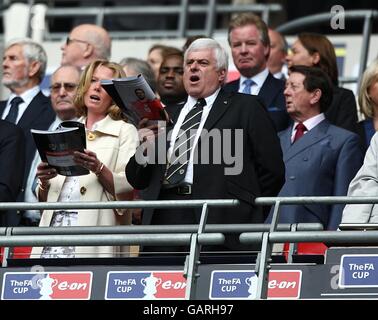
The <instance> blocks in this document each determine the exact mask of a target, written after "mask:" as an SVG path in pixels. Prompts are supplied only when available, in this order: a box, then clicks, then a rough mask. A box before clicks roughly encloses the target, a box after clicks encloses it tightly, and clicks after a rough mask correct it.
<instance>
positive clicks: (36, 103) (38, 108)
mask: <svg viewBox="0 0 378 320" xmlns="http://www.w3.org/2000/svg"><path fill="white" fill-rule="evenodd" d="M43 97H44V96H43V93H42V92H41V91H39V92H38V94H37V95H36V96H35V97H34V98H33V100H32V101H31V102H30V104H29V105H28V107H27V108H26V110H25V112H24V113H23V115H22V117H21V119H20V120H19V122H18V125H19V126H21V127H29V124H30V122H32V121H34V120H35V118H36V117H37V115H39V114H40V113H41V112H42V110H43V108H44V104H45V103H46V102H47V101H48V100H45V101H43V100H44V99H42V98H43Z"/></svg>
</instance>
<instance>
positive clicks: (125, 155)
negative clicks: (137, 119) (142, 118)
mask: <svg viewBox="0 0 378 320" xmlns="http://www.w3.org/2000/svg"><path fill="white" fill-rule="evenodd" d="M137 146H138V133H137V130H136V128H135V127H134V126H133V125H130V124H125V125H124V126H123V129H122V134H121V135H120V146H119V150H118V155H117V162H116V165H115V168H114V172H113V180H114V190H115V193H116V195H117V198H118V199H119V200H123V199H121V198H120V195H122V194H123V193H125V192H130V191H131V190H132V187H131V186H130V184H129V183H127V184H125V167H126V164H127V163H128V162H129V160H130V158H131V156H132V155H134V154H135V150H136V148H137Z"/></svg>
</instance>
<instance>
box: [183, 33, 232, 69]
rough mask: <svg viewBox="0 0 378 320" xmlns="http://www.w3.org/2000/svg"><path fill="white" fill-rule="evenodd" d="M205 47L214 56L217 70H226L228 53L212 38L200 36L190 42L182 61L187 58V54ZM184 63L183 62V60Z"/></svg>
mask: <svg viewBox="0 0 378 320" xmlns="http://www.w3.org/2000/svg"><path fill="white" fill-rule="evenodd" d="M205 49H212V50H213V52H214V58H215V60H216V66H217V70H218V71H219V70H226V71H227V70H228V54H227V52H226V50H224V48H223V47H222V46H221V45H220V44H219V43H218V42H217V41H215V40H214V39H210V38H201V39H197V40H195V41H193V42H192V44H191V45H190V46H189V48H188V49H187V50H186V51H185V55H184V61H186V60H187V57H188V54H189V53H190V52H194V51H200V50H205ZM184 63H185V62H184Z"/></svg>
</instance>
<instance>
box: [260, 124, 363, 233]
mask: <svg viewBox="0 0 378 320" xmlns="http://www.w3.org/2000/svg"><path fill="white" fill-rule="evenodd" d="M291 132H292V127H289V128H288V129H286V130H284V131H282V132H280V133H279V137H280V140H281V148H282V152H283V155H284V162H285V167H286V182H285V184H284V186H283V187H282V189H281V191H280V193H279V195H278V196H283V197H284V196H345V195H346V193H347V189H348V185H349V182H350V181H351V180H352V178H353V177H354V175H355V174H356V172H357V170H358V169H359V168H360V166H361V163H362V153H361V149H360V145H359V137H358V136H357V135H356V134H354V133H352V132H349V131H347V130H344V129H342V128H338V127H336V126H334V125H331V124H330V122H329V121H328V120H323V121H322V122H320V123H319V124H318V125H317V126H315V127H314V128H313V129H312V130H310V131H308V133H306V134H305V135H304V136H303V137H302V138H301V139H299V140H298V141H297V142H295V143H294V144H292V143H291ZM343 207H344V205H332V206H330V205H325V204H313V205H286V206H282V208H281V210H280V219H279V221H280V222H281V223H298V222H320V223H322V224H323V225H324V227H325V228H327V229H329V230H333V229H336V228H337V227H338V225H339V223H340V220H341V214H342V210H343ZM271 218H272V211H271V212H270V214H269V217H268V219H267V221H268V222H270V221H271Z"/></svg>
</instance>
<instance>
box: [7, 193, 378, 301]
mask: <svg viewBox="0 0 378 320" xmlns="http://www.w3.org/2000/svg"><path fill="white" fill-rule="evenodd" d="M255 202H256V204H258V205H275V209H274V215H273V221H272V223H271V224H270V225H266V224H262V225H260V224H256V225H254V224H244V225H238V224H233V225H210V224H209V225H206V221H207V216H208V214H211V210H209V209H211V207H219V206H229V207H230V206H235V210H237V205H238V201H237V200H190V201H120V202H117V201H116V202H106V203H101V202H77V203H0V209H2V210H4V209H16V208H17V209H47V208H48V209H72V208H80V209H85V208H86V209H89V208H110V207H111V208H146V207H154V208H158V207H170V208H172V207H187V208H195V207H197V208H202V215H201V220H200V223H199V224H198V225H174V226H116V227H61V228H49V227H44V228H42V227H41V228H38V227H13V228H11V227H10V228H0V246H8V247H14V246H23V245H29V246H44V245H83V246H85V245H105V244H106V245H136V244H138V245H172V244H181V245H190V252H189V254H188V255H187V256H186V258H185V262H184V263H183V265H181V267H180V266H176V267H173V266H171V267H170V268H168V270H171V271H169V272H173V271H172V268H173V270H176V271H177V270H181V271H180V272H182V276H183V277H184V278H185V286H184V285H182V286H183V288H181V289H184V291H185V296H184V298H185V299H198V298H204V297H203V293H200V292H198V288H201V287H203V285H204V283H203V280H204V279H207V281H208V279H209V277H210V278H211V281H210V280H209V281H210V282H211V284H212V285H214V286H216V283H217V282H216V280H214V279H213V278H214V277H216V276H217V275H218V274H219V272H222V270H220V271H217V272H218V273H216V272H215V271H214V272H215V273H214V272H210V271H209V269H208V268H209V266H207V267H205V266H204V265H203V266H202V267H201V260H203V259H204V258H203V257H202V256H201V254H200V253H201V246H202V245H205V244H221V243H223V241H224V235H225V234H229V233H237V234H240V241H241V243H243V244H252V243H253V244H261V251H260V252H259V253H258V255H257V259H256V261H252V260H249V263H247V264H245V265H243V267H242V269H244V270H249V271H248V272H247V275H249V277H247V278H248V279H254V277H255V278H256V287H254V288H255V293H254V295H253V296H250V297H249V298H250V299H251V298H253V299H266V298H269V295H268V293H269V290H270V289H271V287H272V285H271V283H272V282H271V281H273V280H270V281H269V276H271V275H272V274H271V273H269V271H271V270H273V269H275V268H276V265H275V264H274V263H273V261H274V255H272V254H273V245H274V244H276V243H285V242H289V243H298V242H325V243H331V244H333V245H337V244H342V245H345V244H353V245H376V244H377V243H378V231H374V230H368V231H365V232H361V231H342V232H340V231H321V229H322V227H321V225H319V224H294V225H290V224H278V223H277V221H278V217H279V207H280V205H282V204H305V203H311V204H314V203H327V204H338V203H378V198H376V197H279V198H257V199H256V201H255ZM209 211H210V212H209ZM99 235H101V237H99ZM294 253H295V252H294V250H293V249H292V248H291V254H294ZM232 254H233V253H232V252H227V253H223V258H220V259H224V261H227V259H228V258H230V256H232ZM251 255H252V253H251ZM9 258H10V257H9V252H8V253H6V254H5V255H4V259H3V270H2V272H1V273H2V274H4V277H3V286H4V289H3V293H4V290H5V287H6V283H7V282H6V278H5V277H6V274H7V272H6V271H7V270H13V269H9V266H8V267H7V260H9ZM30 260H31V261H32V260H33V259H30ZM40 260H43V259H40ZM40 260H39V262H40ZM221 262H222V260H219V263H221ZM254 262H255V264H254ZM31 263H33V262H31ZM147 265H148V263H147ZM147 265H144V266H143V263H142V265H141V266H140V267H142V269H143V268H144V270H145V268H146V267H147ZM288 266H295V263H290V264H288ZM93 267H94V266H92V267H91V268H93ZM140 267H138V268H140ZM239 267H240V266H239ZM138 268H137V269H138ZM202 268H205V269H204V270H207V271H205V272H207V273H206V274H207V275H206V277H203V278H202V280H201V281H200V282H198V278H199V276H200V275H201V269H202ZM214 268H215V269H214V270H216V269H217V268H218V267H214ZM296 268H297V267H296ZM377 268H378V265H377ZM108 269H109V268H108ZM231 269H232V268H231ZM128 270H130V268H128ZM131 270H136V269H135V268H134V269H133V268H132V267H131ZM319 270H320V269H319ZM327 270H328V269H327ZM44 272H46V271H44ZM124 272H126V271H124ZM129 272H131V271H127V272H126V274H129ZM137 272H141V271H137ZM167 272H168V271H167ZM238 272H241V271H240V270H239V271H238ZM301 272H302V273H306V272H309V271H308V269H303V268H302V271H301ZM302 273H301V274H302ZM10 274H13V273H12V272H11V273H10ZM237 274H238V273H237ZM251 274H252V275H253V276H251ZM201 276H202V275H201ZM222 277H223V276H222ZM247 278H246V279H247ZM246 279H244V280H245V282H246V281H247V280H246ZM239 280H240V279H239ZM117 281H118V280H117ZM120 281H121V280H120ZM214 281H215V282H214ZM218 281H220V283H223V282H222V281H226V280H224V279H223V278H221V280H219V279H218ZM235 281H236V280H235ZM251 281H252V280H248V281H247V283H248V284H249V285H250V287H249V288H252V287H253V286H254V285H255V284H253V285H252V282H251ZM239 282H240V281H239ZM14 283H16V284H17V283H18V282H14ZM116 283H118V282H116ZM119 283H123V282H122V281H121V282H119ZM224 283H226V284H227V283H228V282H227V281H226V282H224ZM207 285H208V284H205V286H207ZM107 286H108V284H107ZM107 286H106V287H107ZM223 287H225V286H223ZM223 287H222V288H223ZM226 287H227V285H226ZM231 287H235V286H231ZM130 290H131V289H130ZM211 290H212V289H209V288H207V292H208V294H209V295H208V298H215V299H216V298H222V296H217V295H216V294H215V293H214V292H213V291H211ZM214 290H215V289H214ZM230 290H231V289H230ZM319 290H320V289H319ZM302 295H304V296H306V295H305V293H302ZM93 296H94V297H98V295H97V294H95V293H93ZM298 297H299V296H298ZM223 298H224V297H223ZM226 298H227V297H226ZM247 298H248V297H247Z"/></svg>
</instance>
